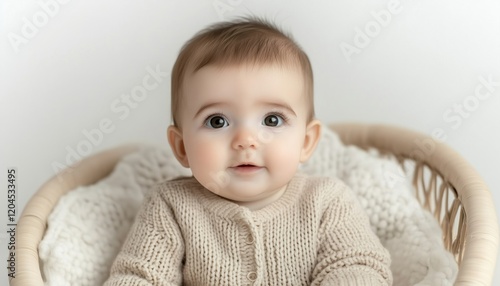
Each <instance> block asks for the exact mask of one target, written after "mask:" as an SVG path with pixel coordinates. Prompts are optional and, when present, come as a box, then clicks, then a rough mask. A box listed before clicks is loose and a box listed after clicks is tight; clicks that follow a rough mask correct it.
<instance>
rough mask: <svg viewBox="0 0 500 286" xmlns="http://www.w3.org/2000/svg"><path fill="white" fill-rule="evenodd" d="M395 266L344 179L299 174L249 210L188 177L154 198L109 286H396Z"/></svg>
mask: <svg viewBox="0 0 500 286" xmlns="http://www.w3.org/2000/svg"><path fill="white" fill-rule="evenodd" d="M389 265H390V256H389V253H388V252H387V250H386V249H384V248H383V247H382V245H381V244H380V241H379V239H378V238H377V237H376V236H375V234H374V233H373V232H372V231H371V229H370V224H369V221H368V217H367V216H366V214H365V213H364V212H363V210H362V208H361V206H360V205H359V202H358V201H357V200H356V198H355V197H354V195H353V194H352V191H351V190H349V189H348V188H347V187H346V185H345V184H343V183H342V182H341V181H339V180H334V179H331V178H319V177H307V176H303V175H296V176H295V177H294V178H293V179H292V181H291V182H290V183H289V184H288V185H287V188H286V190H285V193H284V194H283V195H282V196H281V197H280V198H279V199H278V200H277V201H275V202H273V203H271V204H269V205H267V206H265V207H264V208H262V209H259V210H257V211H250V210H249V209H248V208H246V207H241V206H239V205H237V204H235V203H233V202H230V201H227V200H226V199H223V198H221V197H219V196H217V195H215V194H213V193H211V192H210V191H208V190H207V189H205V188H204V187H203V186H202V185H200V184H199V183H198V182H197V181H196V179H194V178H193V177H189V178H185V179H179V180H174V181H170V182H164V183H162V184H161V185H160V186H159V187H157V188H156V189H155V190H154V191H153V192H152V194H151V195H150V196H148V198H147V199H146V202H145V204H144V205H143V206H142V208H141V211H140V212H139V215H138V216H137V219H136V221H135V223H134V225H133V227H132V230H131V232H130V234H129V236H128V238H127V240H126V241H125V244H124V246H123V249H122V251H121V252H120V253H119V255H118V257H117V260H116V261H115V263H114V264H113V267H112V269H111V278H110V280H109V281H108V283H106V284H105V285H106V286H111V285H116V286H118V285H142V284H143V285H149V284H152V285H248V283H251V284H252V285H330V282H332V283H334V284H335V285H392V276H391V273H390V269H389ZM327 281H330V282H327ZM361 282H363V283H362V284H360V283H361ZM367 282H369V283H367ZM325 283H326V284H325Z"/></svg>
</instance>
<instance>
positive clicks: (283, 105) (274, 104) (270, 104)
mask: <svg viewBox="0 0 500 286" xmlns="http://www.w3.org/2000/svg"><path fill="white" fill-rule="evenodd" d="M218 105H229V104H228V103H226V102H211V103H206V104H204V105H202V106H201V107H200V109H198V111H197V112H196V113H195V115H194V117H193V119H194V118H196V117H198V115H200V114H201V113H202V112H203V111H204V110H205V109H208V108H210V107H214V106H218ZM259 105H264V106H268V107H274V108H282V109H285V110H286V111H288V112H289V113H291V114H293V115H294V116H297V114H296V113H295V111H293V109H292V107H291V106H290V105H289V104H288V103H286V102H266V101H261V102H259Z"/></svg>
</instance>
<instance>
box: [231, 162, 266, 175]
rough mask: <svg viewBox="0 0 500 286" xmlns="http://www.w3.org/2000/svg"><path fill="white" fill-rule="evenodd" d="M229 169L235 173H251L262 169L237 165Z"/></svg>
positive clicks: (248, 165) (255, 166)
mask: <svg viewBox="0 0 500 286" xmlns="http://www.w3.org/2000/svg"><path fill="white" fill-rule="evenodd" d="M231 169H232V170H234V171H236V172H237V173H252V172H256V171H258V170H260V169H262V167H260V166H257V165H253V164H239V165H236V166H234V167H231Z"/></svg>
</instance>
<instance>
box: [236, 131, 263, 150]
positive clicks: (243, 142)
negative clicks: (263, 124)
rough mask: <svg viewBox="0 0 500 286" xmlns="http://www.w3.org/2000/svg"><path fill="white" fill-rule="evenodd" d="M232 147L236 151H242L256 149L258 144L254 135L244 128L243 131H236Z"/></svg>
mask: <svg viewBox="0 0 500 286" xmlns="http://www.w3.org/2000/svg"><path fill="white" fill-rule="evenodd" d="M232 145H233V148H234V149H236V150H244V149H247V148H253V149H256V148H258V147H259V142H258V140H257V138H256V136H255V134H253V132H251V131H250V130H248V129H246V128H245V129H243V130H239V131H237V133H236V135H235V137H234V140H233V144H232Z"/></svg>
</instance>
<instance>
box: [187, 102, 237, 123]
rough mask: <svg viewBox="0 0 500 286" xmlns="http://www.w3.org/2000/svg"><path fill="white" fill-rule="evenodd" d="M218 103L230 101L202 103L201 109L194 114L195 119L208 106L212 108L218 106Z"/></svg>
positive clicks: (223, 103) (222, 103)
mask: <svg viewBox="0 0 500 286" xmlns="http://www.w3.org/2000/svg"><path fill="white" fill-rule="evenodd" d="M217 105H228V103H225V102H211V103H206V104H204V105H202V106H201V107H200V109H198V111H197V112H196V114H195V115H194V117H193V119H194V118H196V117H198V115H200V113H202V112H203V110H205V109H207V108H210V107H214V106H217Z"/></svg>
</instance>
